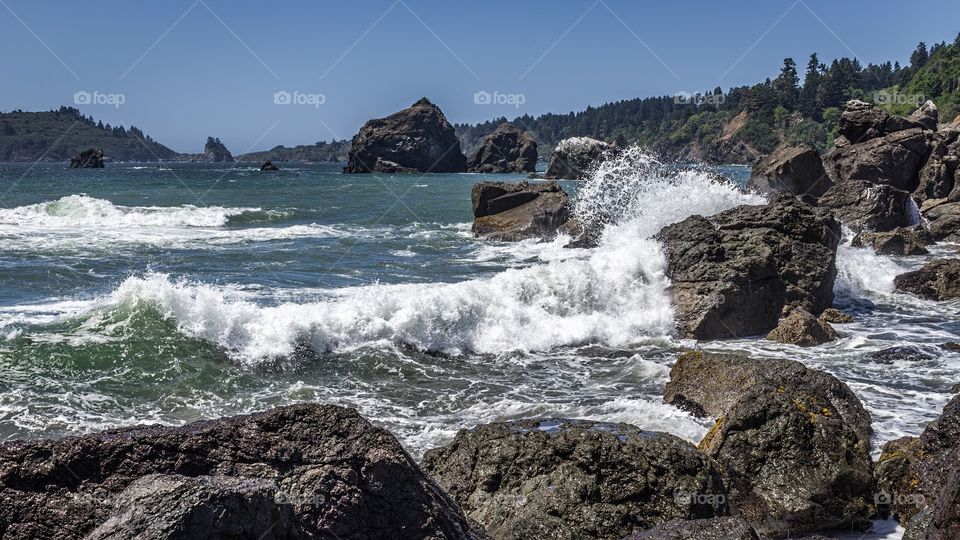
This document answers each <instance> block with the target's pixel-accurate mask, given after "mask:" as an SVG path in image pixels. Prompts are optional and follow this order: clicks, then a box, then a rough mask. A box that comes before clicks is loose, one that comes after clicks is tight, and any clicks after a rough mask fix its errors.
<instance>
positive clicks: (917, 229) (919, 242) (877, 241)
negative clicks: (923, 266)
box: [851, 226, 933, 255]
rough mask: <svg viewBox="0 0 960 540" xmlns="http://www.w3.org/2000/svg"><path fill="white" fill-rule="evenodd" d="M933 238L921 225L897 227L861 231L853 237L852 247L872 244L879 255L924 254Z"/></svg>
mask: <svg viewBox="0 0 960 540" xmlns="http://www.w3.org/2000/svg"><path fill="white" fill-rule="evenodd" d="M932 243H933V238H932V237H931V236H930V233H929V232H927V230H926V229H924V228H923V227H921V226H913V227H897V228H896V229H894V230H892V231H886V232H872V231H865V232H861V233H860V234H858V235H857V236H855V237H854V238H853V242H852V243H851V245H853V246H854V247H865V246H873V249H874V251H876V252H877V253H879V254H880V255H926V254H927V253H929V251H927V248H926V246H927V245H929V244H932Z"/></svg>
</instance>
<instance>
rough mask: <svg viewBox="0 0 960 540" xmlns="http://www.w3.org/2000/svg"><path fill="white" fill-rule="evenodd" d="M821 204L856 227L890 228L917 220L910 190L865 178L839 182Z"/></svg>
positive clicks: (820, 200) (843, 220) (905, 225)
mask: <svg viewBox="0 0 960 540" xmlns="http://www.w3.org/2000/svg"><path fill="white" fill-rule="evenodd" d="M817 204H818V205H819V206H821V207H823V208H828V209H830V210H832V211H833V212H834V214H835V215H836V216H837V218H838V219H839V220H840V221H842V222H843V224H844V225H846V226H848V227H850V228H851V229H854V230H862V229H869V230H871V231H890V230H893V229H896V228H897V227H907V226H910V225H911V224H912V222H913V212H914V211H913V201H912V200H911V199H910V193H909V192H907V191H904V190H902V189H896V188H894V187H891V186H888V185H884V184H875V183H872V182H867V181H864V180H856V181H847V182H843V183H839V184H835V185H834V186H833V187H831V188H830V189H829V190H827V192H826V193H824V194H823V196H822V197H820V199H819V200H818V201H817Z"/></svg>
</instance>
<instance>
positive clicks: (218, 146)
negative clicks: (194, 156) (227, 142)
mask: <svg viewBox="0 0 960 540" xmlns="http://www.w3.org/2000/svg"><path fill="white" fill-rule="evenodd" d="M203 159H204V160H205V161H210V162H214V163H233V154H231V153H230V151H229V150H227V147H226V146H224V144H223V143H222V142H220V139H214V138H213V137H207V144H205V145H204V146H203Z"/></svg>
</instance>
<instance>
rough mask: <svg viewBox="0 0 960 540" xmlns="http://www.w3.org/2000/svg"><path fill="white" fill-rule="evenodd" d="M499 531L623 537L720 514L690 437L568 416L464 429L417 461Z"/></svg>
mask: <svg viewBox="0 0 960 540" xmlns="http://www.w3.org/2000/svg"><path fill="white" fill-rule="evenodd" d="M421 465H422V466H423V468H424V470H426V471H427V472H428V473H429V474H430V475H432V476H433V477H434V478H435V479H437V482H438V483H439V484H440V485H441V486H443V487H444V489H446V490H447V493H449V494H450V495H451V496H452V497H453V498H454V500H456V501H457V502H459V503H460V504H461V506H462V507H463V508H464V510H465V511H466V512H467V515H468V516H469V517H470V518H472V519H474V520H476V521H477V522H479V523H480V524H481V525H483V526H484V527H485V528H486V530H487V532H488V533H489V534H490V535H491V536H492V537H493V538H497V539H507V538H511V539H512V538H517V539H521V538H524V539H525V538H557V539H571V540H572V539H576V538H622V537H623V536H625V535H628V534H631V533H634V532H638V531H640V530H643V529H647V528H650V527H654V526H657V525H661V524H664V523H667V522H669V521H673V520H689V519H699V518H711V517H715V516H722V515H726V497H725V492H724V489H723V484H722V483H721V482H720V480H719V476H718V473H717V471H716V469H715V468H714V466H713V463H712V462H711V461H710V460H709V459H708V458H707V457H706V456H705V455H704V454H702V453H701V452H699V451H698V450H697V449H696V448H694V447H693V445H691V444H690V443H688V442H685V441H683V440H681V439H679V438H677V437H674V436H672V435H668V434H665V433H654V432H648V431H643V430H641V429H639V428H636V427H634V426H630V425H627V424H606V423H599V422H588V421H580V420H566V419H543V420H524V421H519V422H507V423H494V424H489V425H483V426H479V427H477V428H474V429H472V430H462V431H460V432H459V433H458V434H457V436H456V437H455V438H454V440H453V442H451V443H450V444H449V445H447V446H446V447H444V448H439V449H434V450H430V451H428V452H427V453H426V454H425V455H424V458H423V461H422V463H421Z"/></svg>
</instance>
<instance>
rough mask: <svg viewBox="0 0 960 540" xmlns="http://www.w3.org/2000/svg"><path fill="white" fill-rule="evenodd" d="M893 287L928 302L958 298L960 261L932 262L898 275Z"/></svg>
mask: <svg viewBox="0 0 960 540" xmlns="http://www.w3.org/2000/svg"><path fill="white" fill-rule="evenodd" d="M893 285H894V287H896V288H897V290H900V291H905V292H909V293H913V294H915V295H917V296H920V297H921V298H927V299H929V300H950V299H953V298H960V259H935V260H932V261H930V262H928V263H926V264H924V265H923V268H921V269H920V270H914V271H912V272H907V273H906V274H900V275H899V276H897V277H896V278H894V280H893Z"/></svg>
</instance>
